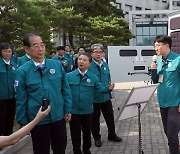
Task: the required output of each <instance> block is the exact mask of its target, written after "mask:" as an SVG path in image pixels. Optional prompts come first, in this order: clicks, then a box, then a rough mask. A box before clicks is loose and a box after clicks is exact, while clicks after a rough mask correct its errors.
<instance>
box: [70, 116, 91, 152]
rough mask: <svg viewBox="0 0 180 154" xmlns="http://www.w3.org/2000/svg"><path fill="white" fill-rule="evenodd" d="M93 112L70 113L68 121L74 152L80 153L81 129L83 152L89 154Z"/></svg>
mask: <svg viewBox="0 0 180 154" xmlns="http://www.w3.org/2000/svg"><path fill="white" fill-rule="evenodd" d="M92 118H93V114H84V115H77V114H72V117H71V122H70V130H71V139H72V144H73V151H74V154H82V151H81V130H82V132H83V153H84V154H91V152H90V148H91V145H92V144H91V126H92Z"/></svg>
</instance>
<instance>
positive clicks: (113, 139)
mask: <svg viewBox="0 0 180 154" xmlns="http://www.w3.org/2000/svg"><path fill="white" fill-rule="evenodd" d="M108 140H109V141H113V142H121V141H122V138H121V137H119V136H117V135H114V136H108Z"/></svg>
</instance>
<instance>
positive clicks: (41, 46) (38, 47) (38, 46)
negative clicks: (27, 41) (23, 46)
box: [31, 43, 46, 50]
mask: <svg viewBox="0 0 180 154" xmlns="http://www.w3.org/2000/svg"><path fill="white" fill-rule="evenodd" d="M45 46H46V45H45V44H44V43H41V44H34V45H32V46H31V47H32V48H34V49H36V50H37V49H40V48H45Z"/></svg>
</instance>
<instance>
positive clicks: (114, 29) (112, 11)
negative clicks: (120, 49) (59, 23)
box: [57, 0, 133, 47]
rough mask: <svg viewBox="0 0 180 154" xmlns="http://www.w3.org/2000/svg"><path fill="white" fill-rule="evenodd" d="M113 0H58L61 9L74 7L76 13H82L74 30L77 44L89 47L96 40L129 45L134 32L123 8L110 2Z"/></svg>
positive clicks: (104, 42) (106, 43)
mask: <svg viewBox="0 0 180 154" xmlns="http://www.w3.org/2000/svg"><path fill="white" fill-rule="evenodd" d="M111 1H112V0H58V1H57V6H58V8H60V9H63V8H67V7H68V8H69V7H73V9H74V14H81V18H80V20H79V21H78V22H79V24H77V25H76V26H74V27H75V30H74V31H71V32H70V31H68V34H69V33H73V34H74V35H76V36H78V38H79V39H78V40H77V42H76V43H77V44H78V45H84V46H87V47H89V46H90V44H92V43H94V42H99V43H103V44H105V45H108V44H111V45H127V44H128V39H130V38H132V37H133V36H132V34H131V32H130V31H129V29H128V23H127V22H126V21H125V19H124V18H123V16H124V15H123V13H122V11H121V10H119V9H117V8H116V7H114V6H112V5H111V4H110V2H111Z"/></svg>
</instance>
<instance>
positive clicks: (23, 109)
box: [0, 33, 122, 154]
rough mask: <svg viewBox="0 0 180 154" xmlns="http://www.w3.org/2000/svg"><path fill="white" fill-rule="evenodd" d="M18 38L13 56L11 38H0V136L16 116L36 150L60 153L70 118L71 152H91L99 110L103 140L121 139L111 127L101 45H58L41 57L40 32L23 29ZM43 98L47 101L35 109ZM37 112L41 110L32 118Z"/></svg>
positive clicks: (109, 86)
mask: <svg viewBox="0 0 180 154" xmlns="http://www.w3.org/2000/svg"><path fill="white" fill-rule="evenodd" d="M22 42H23V46H24V51H25V53H26V54H25V55H24V56H22V57H18V58H17V59H16V56H15V54H14V53H13V47H12V45H11V44H10V43H1V44H0V89H1V92H0V121H1V125H0V136H1V138H3V137H5V136H9V135H11V134H12V133H13V123H14V117H15V115H16V121H17V122H18V123H19V124H20V125H21V126H22V127H23V128H22V129H20V130H19V131H21V134H27V133H28V132H29V131H30V130H31V129H32V130H31V137H32V143H33V151H34V153H35V154H42V153H43V154H49V152H50V148H51V149H52V151H53V153H54V154H63V153H65V149H66V144H67V130H66V123H69V124H70V132H71V140H72V145H73V152H74V153H75V154H81V153H84V154H90V153H91V152H90V148H91V145H92V143H91V134H92V136H93V138H94V143H95V146H97V147H101V146H102V142H101V135H100V116H101V113H102V114H103V117H104V119H105V122H106V125H107V128H108V140H109V141H113V142H121V141H122V138H121V137H119V136H118V135H117V134H116V132H115V122H114V114H113V107H112V102H111V92H112V90H113V89H114V87H115V85H114V83H111V76H110V70H109V67H108V64H107V62H106V61H105V60H104V50H103V46H102V45H101V44H93V45H92V46H91V52H90V53H89V52H86V51H85V48H84V47H79V48H78V52H77V54H72V53H71V49H70V46H68V45H67V46H66V47H64V46H58V47H57V52H51V53H50V55H51V56H52V57H51V58H50V59H49V58H46V57H45V52H46V46H45V44H44V42H43V40H42V38H41V36H39V35H37V34H34V33H28V34H26V35H25V36H24V37H23V39H22ZM44 101H46V102H49V106H50V107H48V110H47V111H39V109H40V108H41V106H42V103H43V102H44ZM49 108H50V109H49ZM39 112H41V113H39ZM43 113H44V114H43ZM39 114H42V115H43V116H41V118H38V120H36V119H37V118H36V117H37V116H38V115H39ZM45 115H46V117H45ZM38 117H39V116H38ZM42 118H43V119H42ZM34 120H36V122H33V121H34ZM31 123H33V126H32V124H31ZM37 123H38V124H37ZM35 124H37V125H36V126H35ZM27 128H28V129H27ZM23 131H24V133H22V132H23ZM81 134H82V135H81ZM17 136H19V138H22V136H20V135H19V133H16V135H14V136H13V137H17ZM1 138H0V139H1ZM19 138H18V139H19ZM81 138H82V139H81ZM15 141H16V140H15ZM81 142H83V143H81ZM4 143H5V142H4ZM8 143H9V142H7V144H8ZM12 143H14V142H11V144H12ZM0 144H1V142H0ZM7 144H4V145H7ZM9 144H10V143H9ZM81 144H82V148H81ZM2 146H3V145H0V147H2Z"/></svg>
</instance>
